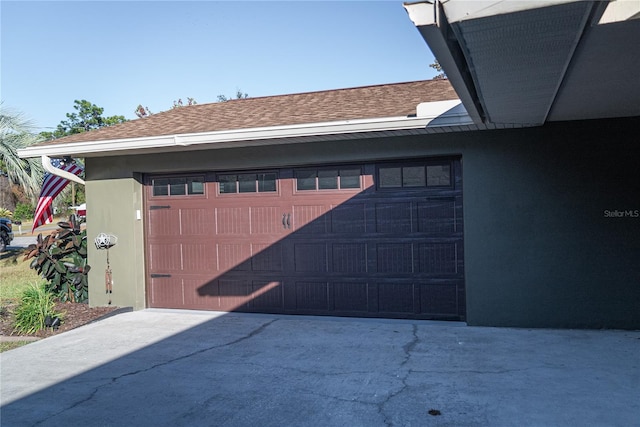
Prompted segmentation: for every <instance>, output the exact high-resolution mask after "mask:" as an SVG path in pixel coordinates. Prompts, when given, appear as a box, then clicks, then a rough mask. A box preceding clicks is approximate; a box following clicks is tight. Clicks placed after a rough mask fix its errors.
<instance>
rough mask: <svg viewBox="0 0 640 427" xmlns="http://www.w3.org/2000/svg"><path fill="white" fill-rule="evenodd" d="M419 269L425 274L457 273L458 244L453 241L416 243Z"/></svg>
mask: <svg viewBox="0 0 640 427" xmlns="http://www.w3.org/2000/svg"><path fill="white" fill-rule="evenodd" d="M418 248H419V249H418V254H419V262H418V265H419V271H420V272H421V273H427V274H447V275H450V274H457V273H458V245H457V244H455V243H422V244H420V245H418Z"/></svg>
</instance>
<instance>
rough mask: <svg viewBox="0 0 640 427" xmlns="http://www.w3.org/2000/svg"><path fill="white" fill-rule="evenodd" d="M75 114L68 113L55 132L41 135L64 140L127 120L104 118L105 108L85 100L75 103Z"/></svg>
mask: <svg viewBox="0 0 640 427" xmlns="http://www.w3.org/2000/svg"><path fill="white" fill-rule="evenodd" d="M73 103H74V105H73V108H74V110H76V111H75V112H73V113H67V120H62V121H61V122H60V124H58V127H57V128H56V130H55V131H53V132H42V133H41V134H40V135H41V136H42V137H44V138H45V139H54V138H62V137H63V136H67V135H73V134H76V133H81V132H86V131H89V130H93V129H99V128H101V127H104V126H111V125H115V124H118V123H124V122H126V121H127V119H125V118H124V116H110V117H103V116H102V114H103V113H104V108H101V107H98V106H97V105H95V104H92V103H90V102H89V101H87V100H85V99H83V100H81V101H78V100H77V99H76V100H75V101H73Z"/></svg>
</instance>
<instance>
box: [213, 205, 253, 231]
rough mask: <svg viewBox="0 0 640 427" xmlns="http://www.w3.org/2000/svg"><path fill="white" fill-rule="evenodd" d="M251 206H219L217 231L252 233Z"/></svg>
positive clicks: (217, 210)
mask: <svg viewBox="0 0 640 427" xmlns="http://www.w3.org/2000/svg"><path fill="white" fill-rule="evenodd" d="M250 224H251V223H250V221H249V208H244V207H240V208H235V207H229V208H217V209H216V233H217V234H227V235H229V234H230V235H248V234H249V233H250V230H251V227H250Z"/></svg>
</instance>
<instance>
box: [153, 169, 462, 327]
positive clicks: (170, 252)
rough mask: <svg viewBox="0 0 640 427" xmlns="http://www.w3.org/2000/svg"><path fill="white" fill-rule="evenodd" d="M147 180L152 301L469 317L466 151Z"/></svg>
mask: <svg viewBox="0 0 640 427" xmlns="http://www.w3.org/2000/svg"><path fill="white" fill-rule="evenodd" d="M146 184H147V188H146V209H147V215H146V229H147V235H146V239H147V260H148V263H147V283H148V304H149V306H151V307H166V308H189V309H205V310H223V311H250V312H267V313H288V314H322V315H339V316H375V317H401V318H423V319H454V320H464V318H465V296H464V273H463V247H462V246H463V245H462V243H463V233H462V185H461V184H462V181H461V173H460V162H459V160H458V159H432V160H423V161H413V162H403V163H380V164H365V165H334V166H322V167H310V168H300V169H294V168H291V169H279V170H259V171H228V172H227V171H225V172H216V173H194V174H189V175H172V176H166V175H165V176H148V177H147V179H146Z"/></svg>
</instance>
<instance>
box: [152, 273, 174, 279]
mask: <svg viewBox="0 0 640 427" xmlns="http://www.w3.org/2000/svg"><path fill="white" fill-rule="evenodd" d="M159 277H171V275H170V274H152V275H151V278H152V279H157V278H159Z"/></svg>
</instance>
